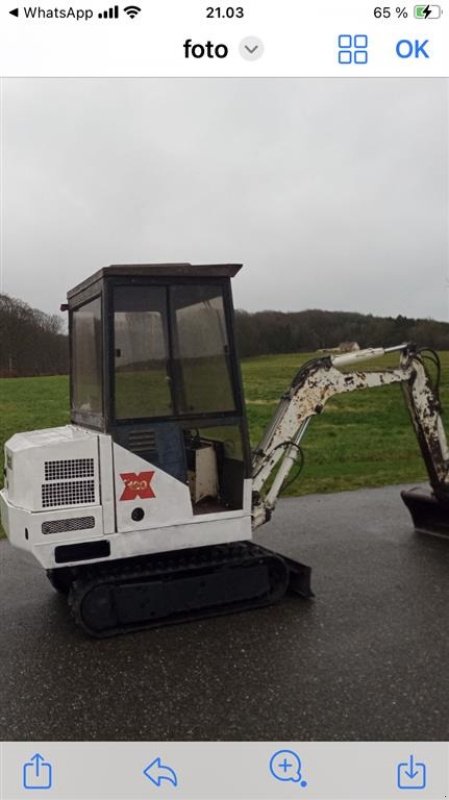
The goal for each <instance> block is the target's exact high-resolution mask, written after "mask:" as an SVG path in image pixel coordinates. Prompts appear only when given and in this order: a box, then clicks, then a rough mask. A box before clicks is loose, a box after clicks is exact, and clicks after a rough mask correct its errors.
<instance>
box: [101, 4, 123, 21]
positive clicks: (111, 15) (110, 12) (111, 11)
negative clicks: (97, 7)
mask: <svg viewBox="0 0 449 800" xmlns="http://www.w3.org/2000/svg"><path fill="white" fill-rule="evenodd" d="M118 14H119V10H118V6H113V7H112V8H107V9H106V10H105V11H100V13H99V15H98V17H99V19H118Z"/></svg>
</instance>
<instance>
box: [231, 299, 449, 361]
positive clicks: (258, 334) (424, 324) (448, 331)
mask: <svg viewBox="0 0 449 800" xmlns="http://www.w3.org/2000/svg"><path fill="white" fill-rule="evenodd" d="M236 332H237V344H238V350H239V354H240V356H241V357H242V358H246V357H249V356H258V355H268V354H270V353H298V352H301V351H302V352H314V351H315V350H325V349H328V348H329V349H330V348H333V347H338V346H339V345H340V344H341V343H343V342H356V343H357V344H358V345H359V346H360V347H361V348H363V347H371V346H372V347H384V346H385V347H386V346H388V345H395V344H402V342H415V343H416V344H417V345H420V346H427V347H432V348H434V349H436V350H449V323H447V322H436V321H435V320H432V319H412V318H409V317H404V316H402V315H399V316H397V317H377V316H373V315H372V314H357V313H353V312H347V311H322V310H320V309H311V310H307V311H296V312H287V313H286V312H282V311H256V312H255V313H250V312H248V311H241V310H239V311H237V312H236Z"/></svg>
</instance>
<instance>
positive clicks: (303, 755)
mask: <svg viewBox="0 0 449 800" xmlns="http://www.w3.org/2000/svg"><path fill="white" fill-rule="evenodd" d="M1 751H2V759H1V763H2V773H1V794H0V797H1V800H16V798H25V797H28V798H30V797H31V798H33V797H41V798H45V797H48V798H57V800H103V798H104V800H106V798H107V800H114V799H115V798H117V800H118V799H120V800H134V798H136V800H141V799H142V800H144V798H145V800H146V799H147V798H157V797H160V798H164V800H167V799H168V798H179V800H183V799H184V798H185V799H186V800H194V799H195V800H203V798H204V800H206V798H207V800H234V798H235V800H253V798H254V800H256V799H257V800H264V799H265V798H266V799H267V800H277V799H278V798H279V799H280V800H290V798H295V799H296V798H298V797H299V798H300V797H303V798H304V800H306V798H310V800H313V799H317V798H320V800H340V798H341V800H352V798H354V800H384V798H385V800H391V798H395V797H400V796H402V797H407V796H409V797H410V796H411V797H422V798H432V800H445V798H448V797H449V744H447V743H440V742H438V743H430V742H415V743H411V742H404V743H399V742H391V743H386V742H385V743H382V742H371V743H369V742H366V743H362V742H348V743H341V742H334V743H331V742H316V743H312V742H277V743H274V742H273V743H269V742H222V743H219V742H196V743H194V742H146V743H144V742H121V743H119V742H92V743H88V742H34V743H13V742H10V743H4V744H3V745H2V746H1Z"/></svg>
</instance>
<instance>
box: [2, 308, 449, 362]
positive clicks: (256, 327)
mask: <svg viewBox="0 0 449 800" xmlns="http://www.w3.org/2000/svg"><path fill="white" fill-rule="evenodd" d="M63 328H64V326H63V320H62V319H61V317H60V316H58V315H56V314H44V313H43V312H42V311H38V310H37V309H34V308H31V307H30V306H29V305H27V304H26V303H24V302H23V301H21V300H17V299H16V298H13V297H9V296H8V295H6V294H0V377H17V376H26V375H60V374H66V373H68V371H69V347H68V337H67V335H66V333H65V332H64V329H63ZM236 334H237V344H238V350H239V354H240V356H241V357H242V358H247V357H250V356H258V355H270V354H276V353H297V352H301V351H302V352H314V351H316V350H325V349H331V348H334V347H338V346H339V345H340V344H341V343H342V342H357V344H358V345H359V346H360V347H370V346H373V347H382V346H388V345H395V344H401V343H402V342H415V343H416V344H417V345H420V346H427V347H432V348H434V349H436V350H449V323H447V322H437V321H435V320H432V319H413V318H409V317H404V316H402V315H399V316H397V317H377V316H374V315H372V314H357V313H353V312H347V311H322V310H320V309H309V310H307V311H297V312H282V311H256V312H254V313H250V312H248V311H242V310H238V311H236Z"/></svg>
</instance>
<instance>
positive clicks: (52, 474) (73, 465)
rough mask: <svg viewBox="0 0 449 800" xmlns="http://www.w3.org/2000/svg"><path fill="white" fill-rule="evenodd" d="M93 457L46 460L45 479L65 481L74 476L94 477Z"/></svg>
mask: <svg viewBox="0 0 449 800" xmlns="http://www.w3.org/2000/svg"><path fill="white" fill-rule="evenodd" d="M93 477H94V460H93V458H74V459H72V460H66V461H46V462H45V480H46V481H63V480H73V479H74V478H93Z"/></svg>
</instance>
